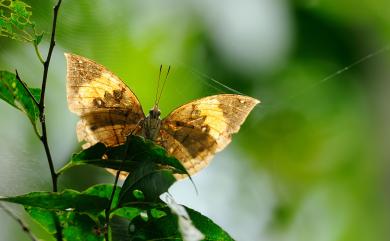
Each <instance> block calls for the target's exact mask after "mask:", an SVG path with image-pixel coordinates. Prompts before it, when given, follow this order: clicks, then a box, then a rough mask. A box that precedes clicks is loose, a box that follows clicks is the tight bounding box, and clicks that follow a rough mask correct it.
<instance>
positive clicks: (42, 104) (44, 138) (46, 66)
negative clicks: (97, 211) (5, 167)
mask: <svg viewBox="0 0 390 241" xmlns="http://www.w3.org/2000/svg"><path fill="white" fill-rule="evenodd" d="M61 2H62V0H58V2H57V4H56V5H55V6H54V9H53V24H52V29H51V37H50V46H49V51H48V53H47V57H46V60H45V61H44V63H43V76H42V88H41V98H40V100H39V105H38V107H39V120H40V122H41V127H42V137H41V141H42V144H43V146H44V147H45V153H46V157H47V161H48V163H49V168H50V174H51V179H52V185H53V192H57V190H58V187H57V178H58V174H57V173H56V171H55V169H54V164H53V159H52V157H51V153H50V148H49V144H48V141H47V130H46V118H45V93H46V83H47V75H48V73H49V66H50V60H51V56H52V54H53V50H54V46H55V36H56V28H57V17H58V10H59V8H60V6H61ZM55 226H56V230H57V233H56V238H57V240H58V241H62V240H63V238H62V227H61V224H60V222H59V219H58V216H55Z"/></svg>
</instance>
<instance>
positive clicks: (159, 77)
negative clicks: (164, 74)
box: [154, 64, 162, 106]
mask: <svg viewBox="0 0 390 241" xmlns="http://www.w3.org/2000/svg"><path fill="white" fill-rule="evenodd" d="M161 71H162V64H160V72H159V74H158V81H157V90H156V98H155V99H154V105H155V106H156V105H157V96H158V90H159V89H160V79H161Z"/></svg>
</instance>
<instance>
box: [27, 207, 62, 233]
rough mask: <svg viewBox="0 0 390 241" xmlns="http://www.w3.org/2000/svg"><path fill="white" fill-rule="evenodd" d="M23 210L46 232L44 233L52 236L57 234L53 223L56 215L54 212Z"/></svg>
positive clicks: (29, 208) (30, 208) (40, 209)
mask: <svg viewBox="0 0 390 241" xmlns="http://www.w3.org/2000/svg"><path fill="white" fill-rule="evenodd" d="M24 209H25V210H26V212H27V213H28V214H29V215H30V217H31V218H32V219H34V220H35V221H36V222H37V223H39V224H40V225H41V226H42V227H43V229H45V230H46V232H48V233H50V234H52V235H54V234H55V233H56V232H57V229H56V225H55V221H54V220H55V219H54V218H55V215H56V213H55V212H54V211H48V210H46V209H42V208H36V207H25V208H24Z"/></svg>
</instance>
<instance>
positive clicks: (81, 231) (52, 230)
mask: <svg viewBox="0 0 390 241" xmlns="http://www.w3.org/2000/svg"><path fill="white" fill-rule="evenodd" d="M25 209H26V211H27V213H28V214H29V215H30V216H31V217H32V218H33V219H34V220H35V221H36V222H37V223H39V224H40V225H41V226H42V227H43V228H44V229H45V230H46V231H47V232H48V233H49V234H51V235H53V236H55V235H56V233H57V229H56V226H55V215H57V216H58V219H59V222H60V225H61V227H62V234H63V237H64V239H65V240H72V241H73V240H80V241H81V240H90V241H95V240H96V241H101V240H104V238H103V237H104V233H103V232H104V226H102V225H100V224H99V223H97V222H95V221H94V220H93V219H91V218H90V217H89V216H88V215H86V214H82V213H77V212H61V211H60V212H57V213H56V212H54V211H48V210H47V209H42V208H36V207H26V208H25Z"/></svg>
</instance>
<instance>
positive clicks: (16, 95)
mask: <svg viewBox="0 0 390 241" xmlns="http://www.w3.org/2000/svg"><path fill="white" fill-rule="evenodd" d="M29 90H30V92H31V94H32V95H33V96H34V97H35V99H36V100H37V101H39V97H40V94H41V90H40V89H35V88H29ZM0 98H1V99H3V100H4V101H6V102H7V103H8V104H10V105H12V106H13V107H15V108H17V109H19V110H21V111H22V112H23V113H25V114H26V115H27V117H28V118H29V119H30V121H31V123H32V124H33V126H34V128H35V129H36V123H37V121H38V120H39V109H38V106H37V105H36V104H35V102H34V100H33V99H32V98H31V96H30V95H29V94H28V92H27V90H26V89H25V88H24V87H23V85H22V84H21V83H20V82H19V81H18V80H17V79H16V75H15V74H13V73H10V72H8V71H0Z"/></svg>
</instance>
